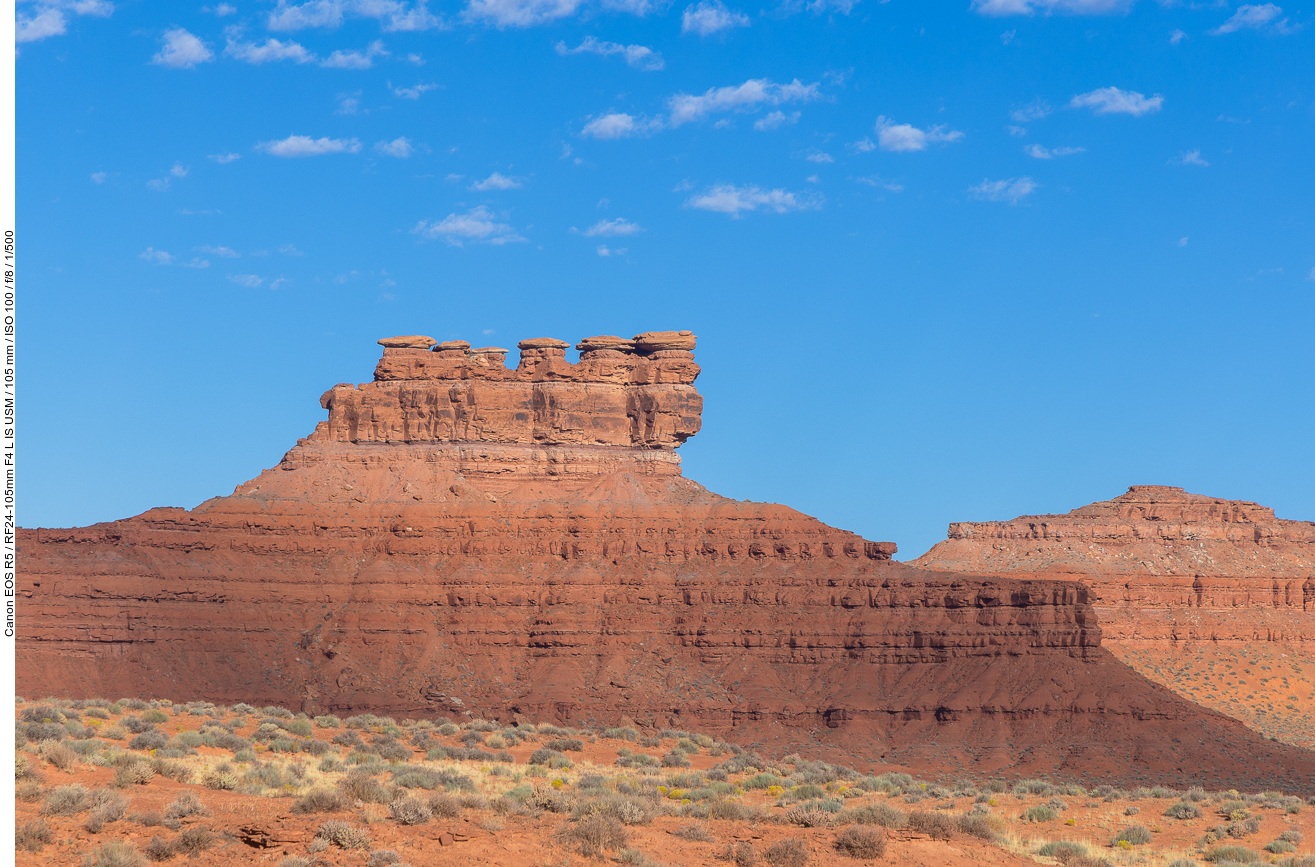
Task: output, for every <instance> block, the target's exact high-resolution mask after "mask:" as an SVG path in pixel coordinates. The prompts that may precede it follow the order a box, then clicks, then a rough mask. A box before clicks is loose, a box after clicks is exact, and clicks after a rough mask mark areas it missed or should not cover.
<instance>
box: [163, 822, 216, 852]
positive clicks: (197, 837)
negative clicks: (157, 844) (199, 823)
mask: <svg viewBox="0 0 1315 867" xmlns="http://www.w3.org/2000/svg"><path fill="white" fill-rule="evenodd" d="M214 842H215V835H214V834H212V833H211V832H210V830H209V829H208V828H200V827H197V828H186V829H184V830H182V831H180V832H179V833H178V836H177V837H175V838H174V840H173V843H171V844H170V846H171V847H172V849H173V851H174V852H175V853H176V854H178V855H187V856H189V857H190V856H193V855H197V854H199V853H201V852H204V851H205V850H206V849H209V848H210V847H211V846H212V845H213V844H214Z"/></svg>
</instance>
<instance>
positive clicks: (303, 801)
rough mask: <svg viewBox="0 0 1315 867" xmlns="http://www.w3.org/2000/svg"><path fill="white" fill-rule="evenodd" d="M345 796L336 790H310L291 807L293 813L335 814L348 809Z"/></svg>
mask: <svg viewBox="0 0 1315 867" xmlns="http://www.w3.org/2000/svg"><path fill="white" fill-rule="evenodd" d="M349 806H350V805H349V803H348V801H347V797H346V795H344V794H343V793H342V792H340V791H339V790H337V789H311V790H310V791H309V792H307V793H306V794H304V795H302V796H301V797H300V798H298V799H297V800H296V802H294V803H293V805H292V812H294V813H302V814H305V813H337V812H340V811H342V810H346V809H348V808H349Z"/></svg>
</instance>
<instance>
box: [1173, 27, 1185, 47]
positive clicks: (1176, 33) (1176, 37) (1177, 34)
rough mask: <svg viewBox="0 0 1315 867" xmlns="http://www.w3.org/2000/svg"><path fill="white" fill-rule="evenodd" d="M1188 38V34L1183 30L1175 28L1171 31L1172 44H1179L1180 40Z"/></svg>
mask: <svg viewBox="0 0 1315 867" xmlns="http://www.w3.org/2000/svg"><path fill="white" fill-rule="evenodd" d="M1186 38H1187V34H1186V33H1184V32H1183V31H1181V30H1173V31H1170V33H1169V44H1170V45H1177V44H1178V43H1179V42H1182V41H1183V40H1184V39H1186Z"/></svg>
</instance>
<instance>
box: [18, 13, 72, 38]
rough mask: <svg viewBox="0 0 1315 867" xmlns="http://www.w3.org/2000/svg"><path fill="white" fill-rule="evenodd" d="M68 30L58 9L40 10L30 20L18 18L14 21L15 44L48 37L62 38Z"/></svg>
mask: <svg viewBox="0 0 1315 867" xmlns="http://www.w3.org/2000/svg"><path fill="white" fill-rule="evenodd" d="M67 30H68V22H67V21H66V20H65V18H64V13H63V12H60V11H59V10H58V9H42V10H40V11H39V12H37V14H36V15H33V16H32V17H31V18H24V17H23V16H21V15H20V16H18V17H17V18H16V19H15V21H14V41H15V42H36V41H37V40H39V39H46V38H48V37H50V36H63V35H64V34H65V33H66V32H67Z"/></svg>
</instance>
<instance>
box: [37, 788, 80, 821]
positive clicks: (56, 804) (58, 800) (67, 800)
mask: <svg viewBox="0 0 1315 867" xmlns="http://www.w3.org/2000/svg"><path fill="white" fill-rule="evenodd" d="M89 806H91V805H90V803H89V798H88V792H87V789H86V787H85V786H83V785H81V784H79V783H73V784H72V785H69V786H57V787H56V788H55V789H54V790H53V791H51V793H50V794H49V795H47V796H46V802H45V803H44V804H42V805H41V815H43V816H75V815H77V814H78V813H81V812H82V811H83V810H86V809H87V808H88V807H89Z"/></svg>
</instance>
